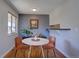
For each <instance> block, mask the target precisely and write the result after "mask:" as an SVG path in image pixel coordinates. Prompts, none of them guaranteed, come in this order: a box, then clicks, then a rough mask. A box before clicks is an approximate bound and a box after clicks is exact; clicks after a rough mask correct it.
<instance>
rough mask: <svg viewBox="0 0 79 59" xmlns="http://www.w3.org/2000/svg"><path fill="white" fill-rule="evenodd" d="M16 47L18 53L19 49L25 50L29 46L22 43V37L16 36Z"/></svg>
mask: <svg viewBox="0 0 79 59" xmlns="http://www.w3.org/2000/svg"><path fill="white" fill-rule="evenodd" d="M15 49H16V53H17V50H20V51H21V50H24V51H25V50H26V49H28V46H27V45H25V44H23V43H22V38H21V37H16V38H15ZM16 53H15V56H16ZM24 53H25V52H24Z"/></svg>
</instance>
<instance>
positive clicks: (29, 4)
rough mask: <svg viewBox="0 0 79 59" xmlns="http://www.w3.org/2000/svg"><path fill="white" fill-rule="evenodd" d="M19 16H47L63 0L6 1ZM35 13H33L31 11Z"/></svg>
mask: <svg viewBox="0 0 79 59" xmlns="http://www.w3.org/2000/svg"><path fill="white" fill-rule="evenodd" d="M8 1H10V2H11V4H12V5H13V6H14V7H15V8H16V9H17V10H18V12H19V13H20V14H49V13H51V12H52V11H54V10H55V9H56V8H57V7H58V6H60V5H62V4H63V3H64V1H65V0H8ZM33 8H36V9H37V11H36V12H33V11H32V9H33Z"/></svg>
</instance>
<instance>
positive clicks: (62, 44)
mask: <svg viewBox="0 0 79 59" xmlns="http://www.w3.org/2000/svg"><path fill="white" fill-rule="evenodd" d="M50 24H60V25H61V27H62V28H71V30H70V31H63V30H62V31H53V30H51V32H50V35H55V36H56V38H57V39H56V48H57V49H58V50H60V51H61V52H62V53H63V54H64V55H65V56H67V57H78V58H79V0H66V2H65V3H64V5H61V6H59V8H57V9H56V10H55V11H54V12H53V13H51V14H50Z"/></svg>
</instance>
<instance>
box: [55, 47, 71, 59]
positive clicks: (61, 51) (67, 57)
mask: <svg viewBox="0 0 79 59" xmlns="http://www.w3.org/2000/svg"><path fill="white" fill-rule="evenodd" d="M56 49H57V50H59V51H60V52H61V53H62V54H64V56H65V57H66V58H70V57H69V56H68V55H67V54H66V53H64V52H63V51H62V50H60V49H58V48H56Z"/></svg>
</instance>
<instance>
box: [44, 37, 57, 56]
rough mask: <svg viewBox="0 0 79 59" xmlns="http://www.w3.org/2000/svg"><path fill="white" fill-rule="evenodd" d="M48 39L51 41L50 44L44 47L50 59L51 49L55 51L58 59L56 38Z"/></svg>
mask: <svg viewBox="0 0 79 59" xmlns="http://www.w3.org/2000/svg"><path fill="white" fill-rule="evenodd" d="M48 39H49V43H48V44H47V45H44V46H43V48H45V49H47V57H48V53H49V49H53V52H54V56H55V57H56V54H55V42H56V38H55V37H53V36H50V37H49V38H48Z"/></svg>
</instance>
